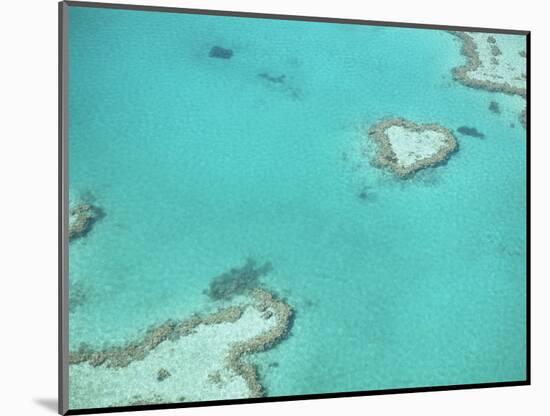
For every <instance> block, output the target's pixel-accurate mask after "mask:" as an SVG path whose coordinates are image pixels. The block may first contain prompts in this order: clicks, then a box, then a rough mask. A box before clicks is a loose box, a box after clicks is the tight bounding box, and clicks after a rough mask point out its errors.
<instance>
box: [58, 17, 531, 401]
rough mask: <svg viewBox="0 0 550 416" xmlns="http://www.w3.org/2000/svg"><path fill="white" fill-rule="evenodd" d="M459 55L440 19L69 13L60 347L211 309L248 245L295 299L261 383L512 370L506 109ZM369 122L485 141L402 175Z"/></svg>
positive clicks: (299, 390)
mask: <svg viewBox="0 0 550 416" xmlns="http://www.w3.org/2000/svg"><path fill="white" fill-rule="evenodd" d="M518 41H519V42H524V39H523V38H520V37H518ZM214 45H219V46H223V47H226V48H231V49H232V50H233V51H234V55H233V57H232V58H231V59H230V60H225V59H214V58H209V57H208V52H209V50H210V48H211V47H212V46H214ZM462 62H464V58H463V57H462V56H461V55H460V45H459V43H458V42H457V40H456V39H455V38H454V37H453V36H451V35H450V34H448V33H446V32H443V31H434V30H416V29H415V30H413V29H403V28H382V27H369V26H354V25H343V24H326V23H325V24H323V23H311V22H292V21H276V20H259V19H258V20H257V19H245V18H228V17H214V16H197V15H183V14H168V13H145V12H136V11H122V10H101V9H92V8H79V7H71V8H70V72H69V74H70V91H69V103H70V104H69V105H70V137H69V146H70V172H69V175H70V182H69V184H70V193H71V199H72V200H77V199H79V198H80V197H81V196H82V195H86V194H88V193H92V194H93V195H94V196H95V198H96V201H95V203H96V204H97V205H99V206H101V208H102V209H103V210H104V211H105V213H106V216H105V218H103V219H101V220H100V221H98V222H97V223H96V225H95V226H94V228H93V230H92V231H91V232H90V233H89V234H88V235H87V236H86V237H85V238H82V239H79V240H76V241H74V242H72V243H71V247H70V278H71V279H72V280H73V281H79V282H81V283H82V284H83V285H84V287H85V288H86V290H87V298H86V302H83V304H82V305H79V306H78V308H77V309H75V311H74V312H73V313H71V315H70V336H69V343H70V346H71V349H75V348H77V347H78V345H79V344H81V343H82V342H85V343H88V344H90V345H92V346H94V347H97V348H101V347H105V346H109V345H117V344H121V343H124V342H126V341H128V340H131V339H135V338H136V337H137V336H139V334H142V333H143V331H144V330H145V329H146V328H147V327H148V326H149V325H151V324H156V323H160V322H163V321H164V320H166V319H169V318H184V317H187V316H189V315H191V314H192V313H194V312H197V311H203V310H210V309H213V308H215V305H212V302H211V301H210V300H209V299H208V298H207V296H206V295H205V294H204V293H203V291H204V290H205V289H207V288H208V285H209V283H210V281H211V280H212V278H214V277H215V276H218V275H220V274H221V273H223V272H224V271H226V270H228V269H230V268H231V267H235V266H239V265H242V264H243V263H244V261H245V259H246V258H248V257H253V258H255V259H257V260H258V261H270V262H271V263H272V264H273V268H274V269H273V271H272V272H271V273H270V274H269V275H268V276H266V277H265V278H263V281H264V283H265V285H266V286H267V287H269V288H271V289H273V290H275V291H276V292H277V293H279V294H280V295H281V296H284V297H285V298H286V299H287V301H288V303H290V304H291V305H292V306H293V307H294V308H295V310H296V318H295V322H294V325H293V327H292V330H291V334H290V336H289V338H288V339H286V340H285V341H284V342H282V343H280V344H279V345H277V346H276V347H275V348H274V349H272V350H269V351H267V352H264V353H260V354H257V355H256V356H255V359H254V361H255V362H256V363H257V364H258V365H259V367H260V373H261V375H262V382H263V384H264V385H265V386H266V389H267V391H268V394H269V395H270V396H279V395H293V394H308V393H324V392H342V391H355V390H371V389H387V388H399V387H416V386H434V385H450V384H461V383H481V382H496V381H515V380H523V379H525V376H526V364H525V354H526V344H525V331H526V328H525V320H526V315H525V309H526V308H525V306H526V305H525V298H526V293H525V279H526V276H525V268H526V239H525V233H526V186H525V184H526V137H525V136H526V134H525V130H524V129H523V128H522V127H521V125H520V124H519V122H518V120H517V114H518V112H519V111H520V110H521V109H522V108H523V106H524V101H523V100H522V99H521V98H519V97H510V96H506V95H503V94H495V93H488V92H483V91H479V90H474V89H470V88H466V87H464V86H462V85H460V84H458V83H456V82H454V81H453V80H452V76H451V69H452V68H453V67H455V66H457V65H460V64H461V63H462ZM260 73H269V74H270V75H272V76H280V75H285V79H284V82H283V83H274V82H269V81H267V80H265V79H263V78H261V77H259V76H258V74H260ZM493 100H495V101H497V102H498V103H499V104H500V106H501V108H502V110H503V111H502V114H500V115H495V114H493V113H491V112H490V111H489V110H488V105H489V103H490V102H491V101H493ZM387 116H401V117H405V118H407V119H410V120H414V121H416V122H419V123H425V122H437V123H439V124H442V125H444V126H446V127H448V128H450V129H454V130H456V129H457V128H458V127H459V126H462V125H467V126H474V127H475V128H476V129H478V130H479V131H481V132H483V133H484V134H485V138H484V139H478V138H475V137H469V136H461V135H458V134H457V139H458V141H459V151H458V152H457V153H456V154H454V155H453V156H452V157H451V159H450V160H449V162H448V163H447V164H445V165H443V166H440V167H437V168H434V169H427V170H425V171H423V172H421V173H419V174H417V175H416V176H415V177H414V178H412V179H410V180H406V181H403V180H400V179H396V178H394V177H393V176H391V175H389V174H388V173H387V172H383V171H380V170H379V169H377V168H375V167H373V166H371V165H370V164H369V163H368V161H367V160H366V159H364V158H362V157H361V155H360V151H359V150H358V149H359V143H360V142H361V141H362V140H365V139H364V137H363V136H362V135H361V133H360V129H361V128H362V127H365V126H367V127H368V126H369V125H370V124H372V123H374V122H376V121H377V120H379V119H380V118H383V117H387ZM511 123H513V124H514V126H513V127H511V126H510V124H511ZM363 189H367V192H368V198H367V199H366V200H363V199H361V198H359V197H358V195H359V194H360V193H361V191H362V190H363ZM275 362H276V363H278V366H273V365H271V366H270V365H269V364H270V363H275Z"/></svg>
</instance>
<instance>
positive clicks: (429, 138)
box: [368, 118, 458, 178]
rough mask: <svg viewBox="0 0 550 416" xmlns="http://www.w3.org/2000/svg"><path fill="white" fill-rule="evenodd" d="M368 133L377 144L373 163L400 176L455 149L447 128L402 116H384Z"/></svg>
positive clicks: (442, 158) (436, 161) (441, 159)
mask: <svg viewBox="0 0 550 416" xmlns="http://www.w3.org/2000/svg"><path fill="white" fill-rule="evenodd" d="M368 134H369V137H370V138H372V139H373V140H374V142H375V143H376V146H377V149H376V157H375V164H376V165H377V166H380V167H384V168H389V169H390V170H391V171H393V172H394V173H395V174H396V175H397V176H399V177H402V178H407V177H410V176H412V175H413V174H414V173H415V172H416V171H418V170H420V169H423V168H426V167H430V166H437V165H439V164H441V163H443V162H445V161H446V160H447V159H448V158H449V157H450V155H451V154H452V153H453V152H455V151H456V150H457V149H458V142H457V140H456V138H455V137H454V135H453V133H452V132H451V131H450V130H449V129H447V128H445V127H443V126H441V125H439V124H416V123H414V122H412V121H409V120H405V119H404V118H391V119H384V120H382V121H380V122H378V123H376V124H374V125H373V126H371V128H370V129H369V132H368Z"/></svg>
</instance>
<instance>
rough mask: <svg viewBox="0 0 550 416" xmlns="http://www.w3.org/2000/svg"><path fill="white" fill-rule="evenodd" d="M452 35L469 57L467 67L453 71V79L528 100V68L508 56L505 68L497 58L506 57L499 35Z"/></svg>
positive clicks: (465, 55) (474, 86)
mask: <svg viewBox="0 0 550 416" xmlns="http://www.w3.org/2000/svg"><path fill="white" fill-rule="evenodd" d="M450 33H451V34H453V35H454V36H456V37H457V38H459V39H460V40H461V41H462V48H461V52H462V55H464V57H465V58H466V63H465V65H462V66H458V67H456V68H454V69H453V77H454V79H455V80H456V81H458V82H460V83H462V84H463V85H466V86H468V87H472V88H478V89H484V90H487V91H493V92H503V93H506V94H512V95H519V96H520V97H523V98H525V96H526V93H527V90H526V84H525V79H524V77H523V76H522V75H523V71H524V70H525V68H524V67H523V66H521V65H520V66H518V65H513V64H512V62H513V60H512V59H508V58H507V57H505V58H506V62H507V63H506V64H505V65H504V64H503V63H502V62H501V61H500V60H497V59H496V57H497V56H499V57H500V56H504V55H503V52H502V49H501V48H499V47H498V39H497V37H498V36H497V35H487V34H484V33H470V32H450ZM484 40H485V44H486V45H484V42H483V41H484ZM514 53H515V52H514ZM520 53H521V52H520ZM492 58H495V59H492Z"/></svg>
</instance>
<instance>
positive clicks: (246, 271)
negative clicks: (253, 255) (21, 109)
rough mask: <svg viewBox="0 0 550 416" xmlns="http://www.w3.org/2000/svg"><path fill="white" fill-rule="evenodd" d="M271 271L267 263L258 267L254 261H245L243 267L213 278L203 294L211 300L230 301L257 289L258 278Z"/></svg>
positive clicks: (269, 264)
mask: <svg viewBox="0 0 550 416" xmlns="http://www.w3.org/2000/svg"><path fill="white" fill-rule="evenodd" d="M272 269H273V267H272V266H271V263H269V262H267V263H264V264H263V265H261V266H258V265H257V264H256V261H254V260H252V259H247V261H246V264H245V265H244V266H242V267H238V268H233V269H231V270H229V271H228V272H225V273H223V274H221V275H220V276H218V277H216V278H214V279H213V280H212V282H211V283H210V287H209V289H208V290H207V291H206V292H205V293H206V294H207V295H208V296H209V297H210V298H211V299H212V300H230V299H232V298H233V297H234V296H237V295H242V294H244V293H246V292H248V291H250V290H252V289H254V288H255V287H257V286H258V285H259V284H260V281H259V279H260V277H262V276H265V275H267V274H268V273H270V272H271V270H272Z"/></svg>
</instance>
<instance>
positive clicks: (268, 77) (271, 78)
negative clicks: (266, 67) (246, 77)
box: [258, 72, 286, 84]
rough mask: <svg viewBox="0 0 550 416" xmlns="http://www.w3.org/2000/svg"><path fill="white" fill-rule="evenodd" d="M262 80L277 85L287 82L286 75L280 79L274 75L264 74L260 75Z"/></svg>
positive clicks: (280, 76)
mask: <svg viewBox="0 0 550 416" xmlns="http://www.w3.org/2000/svg"><path fill="white" fill-rule="evenodd" d="M258 76H259V77H260V78H263V79H265V80H267V81H269V82H273V83H275V84H283V83H284V82H285V78H286V75H285V74H282V75H279V76H278V77H275V76H273V75H270V74H268V73H267V72H262V73H261V74H258Z"/></svg>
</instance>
